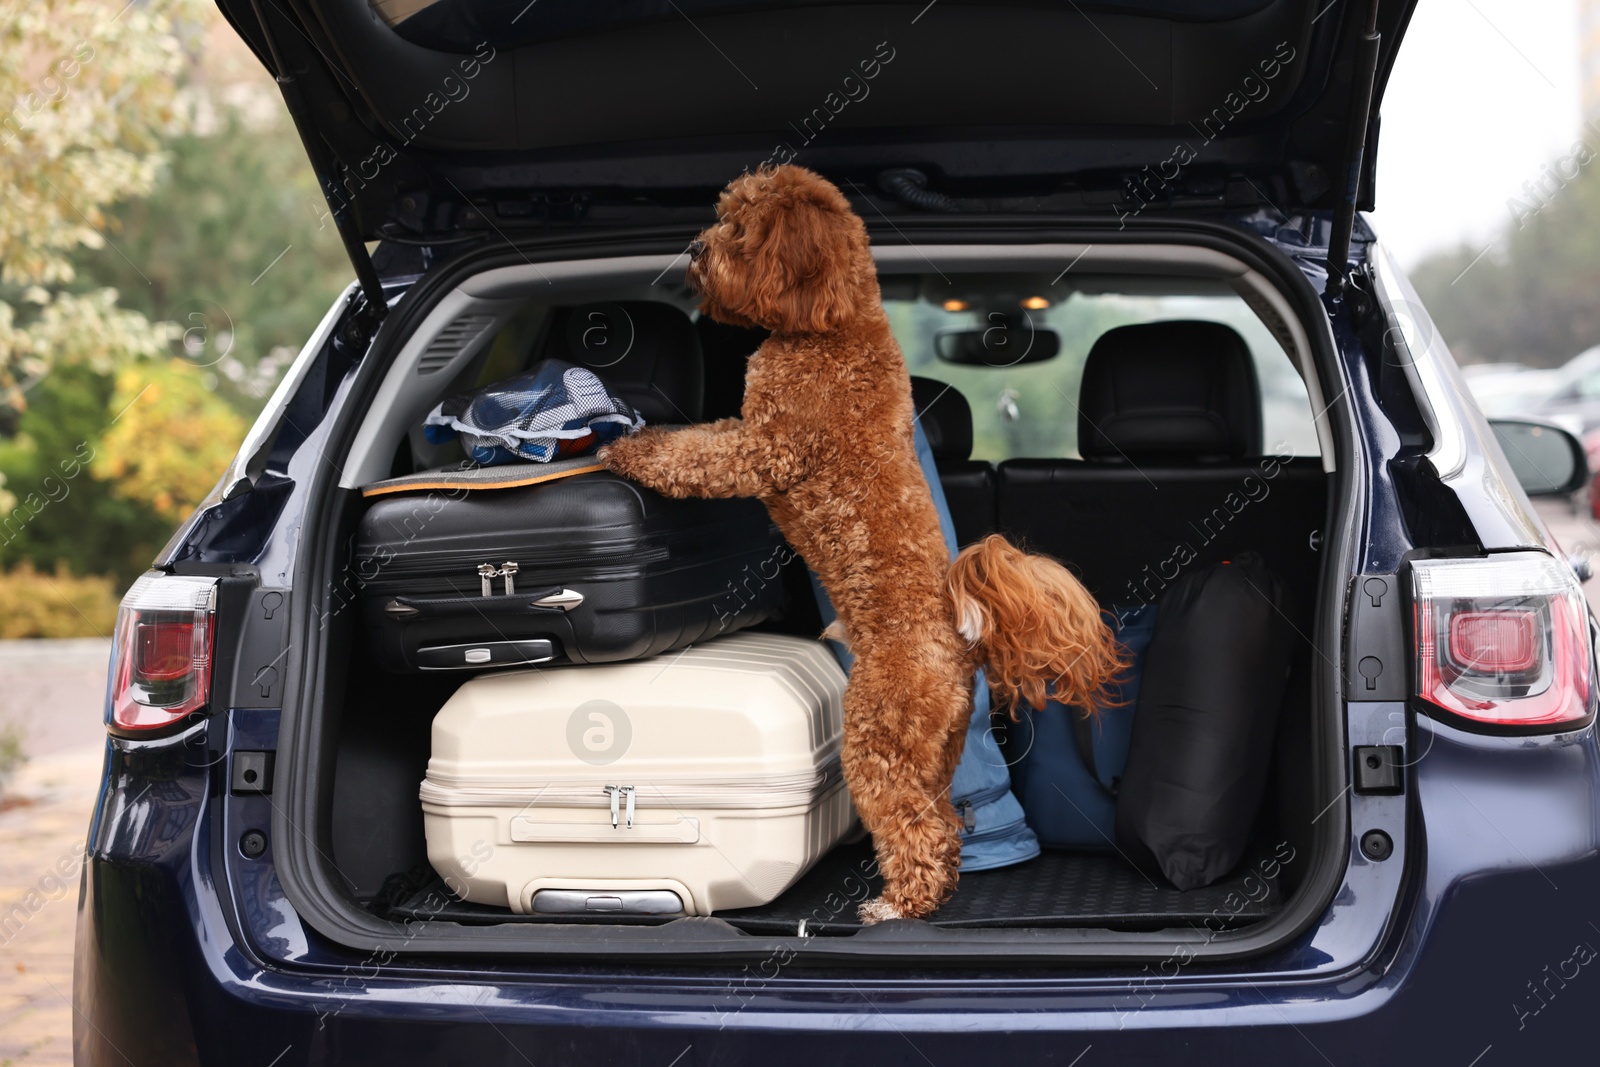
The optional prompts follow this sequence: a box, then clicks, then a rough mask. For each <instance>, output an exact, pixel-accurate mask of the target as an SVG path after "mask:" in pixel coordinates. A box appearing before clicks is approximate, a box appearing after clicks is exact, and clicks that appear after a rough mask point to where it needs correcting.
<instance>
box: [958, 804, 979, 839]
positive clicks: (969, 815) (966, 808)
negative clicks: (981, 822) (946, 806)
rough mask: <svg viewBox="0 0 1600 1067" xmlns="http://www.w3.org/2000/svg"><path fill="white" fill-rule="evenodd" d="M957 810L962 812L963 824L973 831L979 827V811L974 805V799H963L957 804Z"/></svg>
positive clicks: (967, 829)
mask: <svg viewBox="0 0 1600 1067" xmlns="http://www.w3.org/2000/svg"><path fill="white" fill-rule="evenodd" d="M956 810H957V811H958V812H960V813H961V825H962V827H964V828H965V829H966V831H967V833H969V834H970V833H971V832H972V831H974V830H976V829H977V828H978V813H977V812H976V811H975V810H974V809H973V807H972V801H970V800H963V801H962V802H961V803H959V804H957V805H956Z"/></svg>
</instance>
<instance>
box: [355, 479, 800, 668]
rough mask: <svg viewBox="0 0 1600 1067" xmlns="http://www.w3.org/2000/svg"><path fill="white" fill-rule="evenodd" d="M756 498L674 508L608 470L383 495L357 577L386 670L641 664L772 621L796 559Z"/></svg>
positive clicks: (361, 547)
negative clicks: (785, 574) (782, 573)
mask: <svg viewBox="0 0 1600 1067" xmlns="http://www.w3.org/2000/svg"><path fill="white" fill-rule="evenodd" d="M793 555H794V553H793V550H792V549H790V548H789V547H788V546H787V544H786V543H785V542H784V540H783V538H782V537H781V536H780V535H779V533H778V531H777V529H776V528H775V527H774V526H773V525H772V522H771V520H770V519H769V518H768V516H767V510H766V508H765V507H764V506H763V505H762V504H761V503H760V502H759V501H756V500H673V499H669V498H667V497H664V496H661V495H660V494H658V493H656V492H653V491H652V490H649V489H646V488H644V487H642V486H639V485H636V484H634V483H632V482H629V481H626V480H624V479H622V478H618V477H617V476H616V475H613V474H610V473H608V472H603V471H601V472H595V473H590V474H580V475H577V476H575V477H571V478H566V479H562V480H559V481H550V482H545V483H542V484H539V485H532V486H526V487H522V488H516V489H501V490H477V491H472V492H456V493H451V494H446V493H440V492H431V493H407V494H398V495H393V496H384V497H380V498H378V499H377V500H376V501H375V502H374V503H373V504H372V506H371V507H370V508H368V510H367V512H366V514H365V515H364V516H363V517H362V519H361V523H360V527H359V529H358V530H357V533H356V546H355V560H354V562H355V569H356V577H357V579H358V580H359V582H360V583H361V603H362V612H363V617H364V618H365V620H366V623H367V631H368V634H369V637H370V641H371V645H372V649H373V652H374V654H375V655H376V657H377V659H378V662H379V663H380V664H381V665H382V666H384V667H385V668H387V669H389V670H393V671H414V670H452V669H453V670H463V669H465V670H471V669H490V668H498V667H505V666H514V665H517V664H528V663H607V662H613V661H617V660H628V659H638V658H640V657H643V656H651V655H655V654H657V653H660V652H666V651H669V650H671V649H676V648H682V647H684V646H685V645H689V644H692V643H694V642H696V641H701V640H705V639H709V638H712V637H718V636H721V635H723V634H729V633H733V632H734V631H735V630H740V629H743V628H744V627H747V626H752V625H754V624H756V623H758V622H762V621H764V620H766V619H768V618H771V617H773V616H774V615H776V614H778V613H779V611H780V610H781V609H782V607H783V602H784V594H783V583H782V581H781V580H780V578H779V570H780V568H781V567H782V565H783V564H784V563H786V562H788V560H790V559H791V558H793Z"/></svg>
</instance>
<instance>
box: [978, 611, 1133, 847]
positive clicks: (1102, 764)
mask: <svg viewBox="0 0 1600 1067" xmlns="http://www.w3.org/2000/svg"><path fill="white" fill-rule="evenodd" d="M1155 627H1156V609H1155V606H1154V605H1145V606H1143V607H1140V608H1137V609H1135V610H1132V611H1128V612H1126V613H1122V614H1120V615H1119V616H1118V617H1116V618H1115V619H1114V621H1113V629H1114V630H1115V632H1116V636H1117V641H1118V642H1119V643H1120V644H1121V645H1122V646H1123V648H1125V649H1126V650H1127V652H1128V656H1129V659H1130V661H1131V665H1130V667H1129V669H1128V670H1126V671H1124V672H1123V673H1122V675H1121V676H1120V677H1119V678H1118V680H1117V682H1116V683H1115V684H1113V685H1112V686H1111V687H1110V692H1109V694H1108V695H1109V697H1110V700H1109V702H1108V704H1107V705H1106V706H1104V707H1101V708H1098V709H1096V711H1095V714H1094V715H1092V716H1089V715H1085V714H1084V713H1083V710H1082V709H1081V708H1075V707H1067V706H1066V705H1063V704H1059V703H1057V702H1056V701H1054V700H1051V701H1048V702H1047V703H1046V705H1045V707H1044V708H1043V709H1042V710H1034V709H1031V708H1024V709H1022V710H1021V712H1020V719H1019V721H1017V722H1013V723H1012V724H1011V725H1010V727H1009V730H1008V732H1007V739H1006V747H1005V752H1006V757H1007V759H1009V760H1010V761H1011V763H1012V785H1013V787H1014V788H1015V789H1016V792H1017V795H1018V796H1019V797H1021V799H1022V807H1023V810H1025V811H1026V812H1027V813H1028V823H1029V825H1031V826H1032V827H1033V829H1034V832H1035V833H1036V834H1037V835H1038V837H1039V840H1040V842H1042V843H1043V844H1045V845H1047V846H1049V847H1051V848H1071V849H1091V850H1103V851H1110V850H1111V849H1113V848H1115V847H1116V840H1117V799H1116V797H1117V787H1118V785H1119V783H1120V781H1121V778H1122V772H1123V768H1124V767H1126V766H1127V763H1128V749H1129V746H1130V744H1131V743H1132V740H1133V710H1134V707H1135V705H1136V704H1137V703H1138V701H1139V675H1140V671H1141V670H1142V669H1143V666H1144V656H1145V651H1146V650H1147V649H1148V648H1149V647H1150V639H1151V637H1152V636H1154V634H1155Z"/></svg>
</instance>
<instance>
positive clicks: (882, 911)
mask: <svg viewBox="0 0 1600 1067" xmlns="http://www.w3.org/2000/svg"><path fill="white" fill-rule="evenodd" d="M856 917H857V918H859V919H860V920H861V922H862V924H863V925H865V926H875V925H876V924H878V923H881V922H883V921H884V920H886V919H903V918H905V916H903V915H901V914H900V913H899V912H898V911H895V910H894V907H893V906H892V905H891V904H890V903H889V902H888V901H887V900H884V899H883V898H882V897H873V898H872V899H871V900H863V901H862V902H861V905H860V907H858V908H856Z"/></svg>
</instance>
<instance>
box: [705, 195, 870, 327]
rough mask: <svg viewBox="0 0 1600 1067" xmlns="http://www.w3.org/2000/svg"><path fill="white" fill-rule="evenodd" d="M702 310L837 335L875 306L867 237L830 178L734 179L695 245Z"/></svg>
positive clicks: (721, 317)
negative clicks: (845, 325) (867, 308)
mask: <svg viewBox="0 0 1600 1067" xmlns="http://www.w3.org/2000/svg"><path fill="white" fill-rule="evenodd" d="M689 281H690V284H692V285H693V286H694V287H695V288H696V289H697V290H699V292H700V295H701V298H702V299H701V304H700V309H701V310H702V311H704V312H705V313H706V314H708V315H710V316H711V317H712V318H714V319H717V320H718V321H721V322H726V323H731V324H733V325H736V326H762V327H765V328H766V329H769V330H771V331H773V332H774V333H824V332H827V331H830V330H835V329H838V328H839V327H841V326H843V325H844V324H845V323H847V322H848V321H849V320H850V319H851V318H853V317H854V316H856V315H857V314H859V313H860V312H861V311H863V310H865V308H866V307H868V306H870V305H871V304H875V303H876V301H877V275H876V273H875V272H874V269H873V266H872V256H871V253H870V252H869V250H868V246H867V230H866V227H865V226H863V225H862V224H861V220H860V218H858V217H857V216H856V214H855V212H853V211H851V210H850V203H849V201H847V200H846V199H845V198H844V194H842V193H840V192H839V190H838V189H837V188H835V187H834V186H833V184H832V183H830V182H829V181H828V180H827V179H825V178H823V177H821V176H819V175H817V174H814V173H813V172H811V171H809V170H806V169H805V168H803V167H795V166H787V165H786V166H782V167H776V168H765V169H762V170H759V171H756V172H755V173H753V174H744V175H741V176H740V177H738V178H736V179H734V180H733V182H731V183H730V184H729V185H728V188H727V189H725V190H724V191H723V193H722V196H721V198H720V199H719V200H718V201H717V221H716V223H715V225H713V226H711V227H709V228H707V229H706V230H705V232H704V233H702V234H701V235H700V237H699V239H698V240H697V241H696V242H695V244H694V245H692V246H690V261H689Z"/></svg>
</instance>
